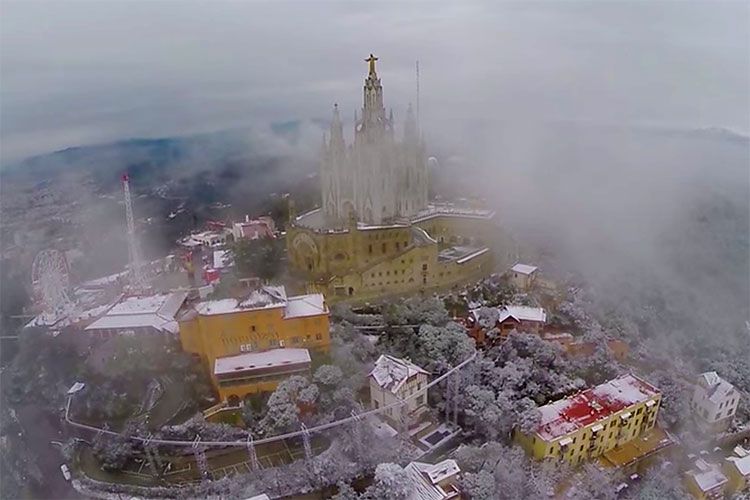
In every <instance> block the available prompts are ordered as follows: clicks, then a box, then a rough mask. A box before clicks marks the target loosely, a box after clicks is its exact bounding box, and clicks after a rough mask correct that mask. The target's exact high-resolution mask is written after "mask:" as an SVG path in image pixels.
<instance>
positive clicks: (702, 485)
mask: <svg viewBox="0 0 750 500" xmlns="http://www.w3.org/2000/svg"><path fill="white" fill-rule="evenodd" d="M728 482H729V480H728V479H727V477H726V476H725V475H724V474H723V473H722V472H721V468H720V467H719V466H718V465H716V464H710V463H708V462H706V461H704V460H702V459H698V460H697V461H696V462H695V469H693V470H690V471H688V472H686V473H685V487H686V488H687V490H688V492H689V493H690V494H691V495H692V496H693V498H696V499H698V500H704V499H712V500H715V499H716V500H718V499H719V498H724V493H725V491H726V488H727V484H728Z"/></svg>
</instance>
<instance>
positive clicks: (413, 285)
mask: <svg viewBox="0 0 750 500" xmlns="http://www.w3.org/2000/svg"><path fill="white" fill-rule="evenodd" d="M377 60H378V58H377V57H374V56H373V55H372V54H370V57H369V58H367V59H366V60H365V61H366V62H367V63H368V69H369V71H368V74H367V77H366V78H365V84H364V89H363V90H364V104H363V106H362V110H361V112H360V113H359V114H357V113H355V120H354V140H353V142H352V143H351V144H347V143H346V140H345V138H344V127H343V123H342V121H341V117H340V115H339V110H338V107H337V106H335V105H334V109H333V119H332V121H331V128H330V132H329V137H324V140H323V147H322V158H321V167H320V180H321V207H320V208H317V209H315V210H312V211H310V212H307V213H304V214H301V215H299V216H297V215H296V214H295V213H294V210H293V209H292V210H290V224H289V227H288V230H287V247H288V253H289V260H290V264H291V266H292V269H293V271H294V272H295V273H296V274H298V275H299V276H301V277H303V278H304V279H305V280H306V281H307V282H308V288H310V289H312V290H315V291H320V292H323V293H325V294H326V296H327V297H329V300H331V301H336V300H342V299H346V300H366V299H370V298H376V297H381V296H386V295H398V294H402V293H412V292H415V291H427V290H433V289H439V288H446V287H450V286H453V285H456V284H458V283H460V282H462V281H465V280H467V279H470V278H474V277H478V276H481V275H484V274H488V273H490V272H491V271H492V252H491V251H490V249H489V248H488V247H487V246H486V241H484V240H483V237H486V235H487V234H489V231H488V229H490V226H491V225H492V224H493V218H494V212H492V211H490V210H486V209H483V208H478V207H472V206H469V205H462V206H457V205H455V204H433V203H430V201H429V199H428V194H427V193H428V186H429V180H428V170H427V161H426V155H425V145H424V142H423V141H422V139H421V137H420V133H419V128H418V123H417V120H416V118H415V116H414V113H413V111H412V109H411V106H409V109H408V111H407V113H406V120H405V122H404V126H403V132H402V134H400V135H401V137H400V138H397V136H396V132H395V130H394V119H393V111H390V112H389V113H388V114H386V111H385V107H384V104H383V86H382V84H381V81H380V77H379V76H378V74H377V72H376V68H375V63H376V61H377Z"/></svg>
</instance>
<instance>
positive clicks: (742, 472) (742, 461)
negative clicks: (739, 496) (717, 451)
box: [724, 446, 750, 493]
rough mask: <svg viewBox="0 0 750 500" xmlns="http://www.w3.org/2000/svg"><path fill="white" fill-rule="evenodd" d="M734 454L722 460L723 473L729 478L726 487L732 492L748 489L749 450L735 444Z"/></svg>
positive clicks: (749, 484)
mask: <svg viewBox="0 0 750 500" xmlns="http://www.w3.org/2000/svg"><path fill="white" fill-rule="evenodd" d="M734 454H735V456H731V457H728V458H727V459H726V460H725V461H724V475H725V476H727V479H729V484H728V485H727V489H728V490H729V491H730V492H732V493H737V492H740V491H748V490H750V451H748V450H746V449H744V448H742V447H741V446H737V447H736V448H735V449H734Z"/></svg>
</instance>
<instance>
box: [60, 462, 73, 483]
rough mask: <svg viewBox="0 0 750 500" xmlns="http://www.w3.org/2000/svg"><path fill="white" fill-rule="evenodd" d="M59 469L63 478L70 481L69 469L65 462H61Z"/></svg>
mask: <svg viewBox="0 0 750 500" xmlns="http://www.w3.org/2000/svg"><path fill="white" fill-rule="evenodd" d="M60 470H61V471H62V475H63V477H64V478H65V480H66V481H70V477H71V476H70V469H68V466H67V465H65V464H62V465H61V466H60Z"/></svg>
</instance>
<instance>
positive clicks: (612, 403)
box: [516, 375, 661, 464]
mask: <svg viewBox="0 0 750 500" xmlns="http://www.w3.org/2000/svg"><path fill="white" fill-rule="evenodd" d="M660 401H661V393H660V392H659V390H658V389H657V388H655V387H654V386H652V385H651V384H649V383H648V382H646V381H644V380H642V379H640V378H638V377H636V376H635V375H624V376H622V377H619V378H616V379H614V380H610V381H609V382H606V383H604V384H601V385H598V386H596V387H594V388H591V389H587V390H585V391H583V392H580V393H578V394H576V395H574V396H571V397H569V398H565V399H561V400H558V401H555V402H554V403H550V404H548V405H546V406H542V407H541V408H539V411H540V412H541V421H540V422H539V425H538V427H537V428H536V431H535V432H533V433H531V434H524V433H522V432H520V431H517V432H516V441H517V442H518V443H519V444H520V445H521V446H522V447H523V448H524V449H525V450H526V452H527V453H528V454H529V455H531V456H532V457H533V458H535V459H537V460H542V459H545V458H556V459H563V460H566V461H568V462H570V463H572V464H578V463H580V462H582V461H585V460H588V459H591V458H595V457H598V456H601V455H603V454H604V453H606V452H608V451H610V450H612V449H613V448H615V447H618V446H621V445H623V444H625V443H627V442H629V441H631V440H633V439H635V438H637V437H639V436H641V435H642V434H644V433H645V432H647V431H649V430H650V429H651V428H653V427H654V423H655V422H656V414H657V413H658V411H659V402H660Z"/></svg>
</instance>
